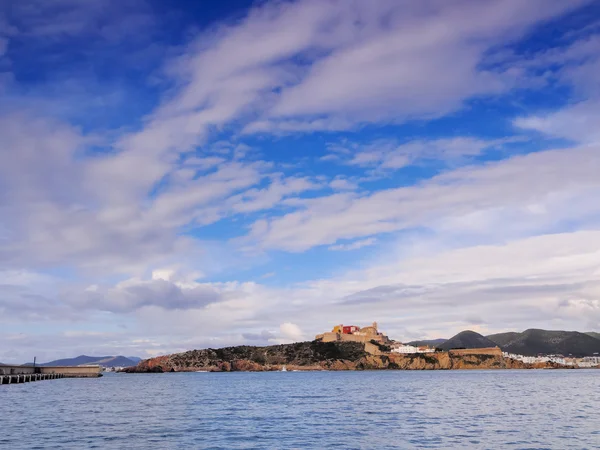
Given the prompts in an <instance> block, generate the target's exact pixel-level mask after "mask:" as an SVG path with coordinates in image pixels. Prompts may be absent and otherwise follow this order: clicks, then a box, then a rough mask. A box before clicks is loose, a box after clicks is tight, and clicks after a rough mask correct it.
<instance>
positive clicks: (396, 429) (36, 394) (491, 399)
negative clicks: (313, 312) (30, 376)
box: [0, 369, 600, 450]
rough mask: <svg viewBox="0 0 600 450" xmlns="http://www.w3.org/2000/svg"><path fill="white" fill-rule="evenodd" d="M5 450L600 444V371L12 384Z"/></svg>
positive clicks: (3, 402) (151, 377)
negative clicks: (47, 449) (52, 449)
mask: <svg viewBox="0 0 600 450" xmlns="http://www.w3.org/2000/svg"><path fill="white" fill-rule="evenodd" d="M0 448H2V449H4V448H6V449H45V448H56V449H85V448H103V449H107V448H108V449H113V448H114V449H196V448H197V449H238V448H239V449H304V448H311V449H344V450H346V449H403V448H407V449H411V448H436V449H438V448H439V449H452V448H461V449H465V448H467V449H468V448H474V449H505V448H509V449H510V448H515V449H591V448H600V370H593V369H591V370H514V371H513V370H496V371H480V370H476V371H360V372H292V371H288V372H265V373H247V372H246V373H241V372H234V373H165V374H107V375H105V376H104V377H102V378H99V379H60V380H50V381H39V382H35V383H25V384H14V385H4V386H0Z"/></svg>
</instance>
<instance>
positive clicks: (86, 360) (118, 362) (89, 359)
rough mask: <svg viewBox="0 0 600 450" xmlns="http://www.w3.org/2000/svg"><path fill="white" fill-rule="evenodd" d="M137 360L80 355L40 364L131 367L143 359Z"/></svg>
mask: <svg viewBox="0 0 600 450" xmlns="http://www.w3.org/2000/svg"><path fill="white" fill-rule="evenodd" d="M135 359H136V360H133V359H130V358H126V357H125V356H87V355H80V356H77V357H75V358H66V359H57V360H55V361H50V362H47V363H44V364H38V365H39V366H81V365H83V364H97V365H100V366H102V367H117V366H118V367H129V366H135V365H136V364H137V363H138V362H140V361H141V359H140V358H135Z"/></svg>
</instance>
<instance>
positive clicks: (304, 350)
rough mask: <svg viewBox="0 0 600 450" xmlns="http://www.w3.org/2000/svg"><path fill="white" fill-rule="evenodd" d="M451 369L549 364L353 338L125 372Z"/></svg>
mask: <svg viewBox="0 0 600 450" xmlns="http://www.w3.org/2000/svg"><path fill="white" fill-rule="evenodd" d="M283 366H286V368H287V369H288V370H372V369H397V370H450V369H525V368H552V367H559V366H558V365H556V364H551V363H548V364H540V365H537V366H533V365H529V364H524V363H522V362H520V361H514V360H509V359H505V358H503V357H502V356H500V355H489V354H481V355H479V354H469V355H453V354H450V353H448V352H438V353H429V354H413V355H400V354H394V353H385V354H376V355H374V354H372V353H369V352H367V351H365V345H364V344H361V343H358V342H321V341H312V342H298V343H294V344H285V345H272V346H268V347H250V346H239V347H227V348H220V349H205V350H191V351H188V352H184V353H175V354H173V355H167V356H159V357H157V358H151V359H146V360H144V361H142V362H140V363H139V364H138V365H137V366H134V367H129V368H127V369H125V372H129V373H152V372H194V371H199V370H202V371H204V370H205V371H210V372H234V371H257V372H261V371H272V370H281V368H282V367H283Z"/></svg>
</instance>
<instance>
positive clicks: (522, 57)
mask: <svg viewBox="0 0 600 450" xmlns="http://www.w3.org/2000/svg"><path fill="white" fill-rule="evenodd" d="M597 73H600V5H599V4H598V2H593V1H585V0H573V1H570V2H563V1H558V0H531V1H529V2H522V1H517V0H492V1H489V2H478V1H475V0H455V1H437V0H430V1H424V2H421V1H419V2H417V1H408V0H407V1H397V0H377V1H360V0H356V1H350V0H348V1H335V0H326V1H324V0H320V1H316V0H299V1H277V2H274V1H261V2H250V1H228V2H209V1H205V2H192V1H189V2H188V1H175V2H163V1H159V0H125V1H123V0H121V1H115V0H96V1H94V2H79V1H75V0H44V1H42V0H24V1H21V2H19V3H18V4H15V3H14V2H11V1H10V0H4V1H3V0H0V158H1V161H2V163H1V164H0V285H1V286H2V287H3V288H2V289H1V290H0V339H2V342H3V347H2V348H0V361H2V362H12V361H16V362H18V361H22V360H23V361H25V360H29V359H31V356H32V352H33V353H35V354H36V356H38V359H42V360H43V359H52V358H55V357H62V356H70V355H74V354H76V353H87V354H91V353H94V354H127V355H134V354H137V355H140V356H142V357H146V356H152V355H156V354H162V353H168V352H173V351H180V350H186V349H189V348H200V347H206V346H213V347H216V346H224V345H235V344H267V343H277V342H290V341H295V340H302V339H311V338H312V337H313V336H314V334H316V333H319V332H321V331H323V330H324V329H328V328H330V327H331V326H332V325H334V324H337V323H342V322H343V323H355V324H357V325H362V324H364V323H370V322H372V321H373V320H377V321H378V322H379V323H380V324H381V327H382V329H384V330H385V331H386V332H387V333H388V334H389V335H390V336H391V337H393V338H396V339H398V340H408V339H413V338H417V337H430V338H435V337H447V336H450V335H452V334H454V333H456V332H458V331H460V330H463V329H467V328H468V329H474V330H476V331H480V332H482V333H492V332H497V331H503V330H523V329H526V328H530V327H540V328H553V329H577V330H582V331H586V330H598V329H599V328H600V285H599V284H598V281H597V280H598V274H600V220H599V219H600V202H598V200H597V199H598V198H599V196H600V176H598V173H600V172H599V170H600V153H599V151H600V148H599V147H598V142H599V141H600V131H599V130H600V83H599V81H598V77H597Z"/></svg>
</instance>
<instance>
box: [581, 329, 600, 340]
mask: <svg viewBox="0 0 600 450" xmlns="http://www.w3.org/2000/svg"><path fill="white" fill-rule="evenodd" d="M585 334H587V335H588V336H591V337H593V338H594V339H600V333H596V332H595V331H587V332H586V333H585Z"/></svg>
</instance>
